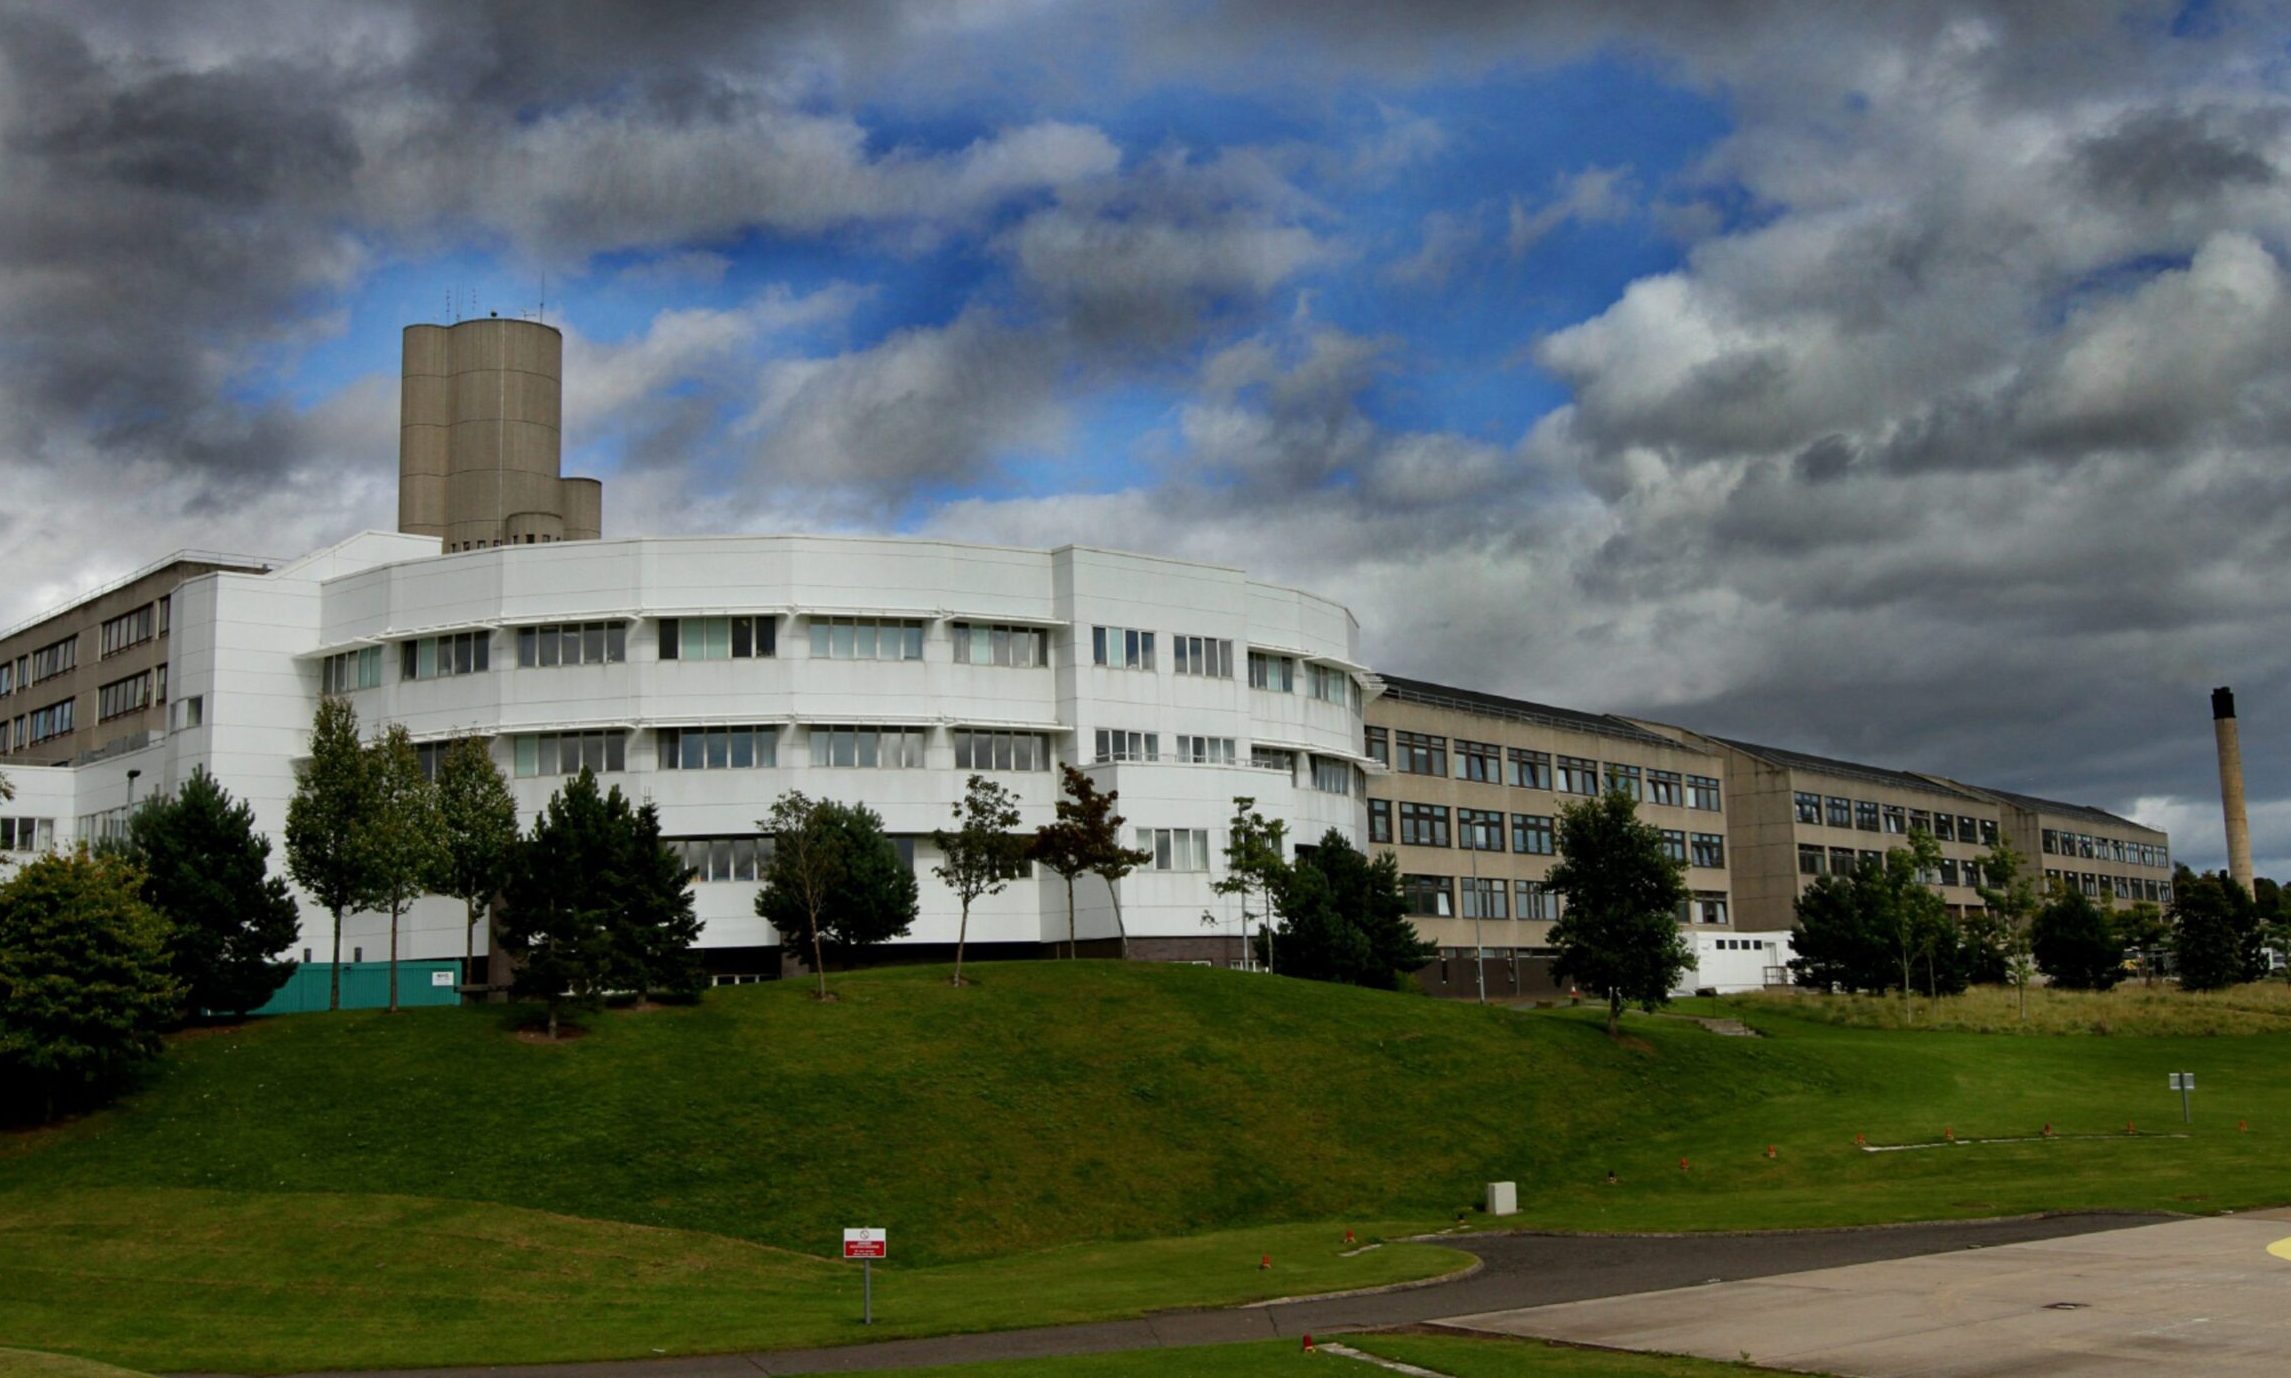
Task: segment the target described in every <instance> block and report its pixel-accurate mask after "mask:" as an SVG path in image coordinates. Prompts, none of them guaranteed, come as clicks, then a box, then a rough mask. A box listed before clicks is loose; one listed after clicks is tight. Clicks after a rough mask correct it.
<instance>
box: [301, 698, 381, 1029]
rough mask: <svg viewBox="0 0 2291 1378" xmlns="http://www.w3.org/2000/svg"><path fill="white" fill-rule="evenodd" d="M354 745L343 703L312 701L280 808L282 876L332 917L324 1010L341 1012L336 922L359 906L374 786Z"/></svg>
mask: <svg viewBox="0 0 2291 1378" xmlns="http://www.w3.org/2000/svg"><path fill="white" fill-rule="evenodd" d="M367 767H368V760H367V756H366V753H365V751H364V749H363V748H361V747H360V746H359V745H358V710H357V709H355V708H352V707H351V706H350V701H349V700H348V699H343V698H324V699H320V700H319V701H318V716H317V718H316V719H315V720H314V721H313V722H312V723H311V727H310V760H309V762H308V763H307V764H305V765H304V766H302V768H301V769H300V770H299V771H297V772H296V780H295V788H294V797H293V798H292V799H290V800H288V801H287V806H286V872H287V874H288V875H290V876H292V877H294V883H295V884H297V885H299V886H301V887H302V888H303V889H304V890H307V891H309V892H310V897H311V898H312V899H314V900H316V901H317V902H318V905H319V907H320V908H322V909H324V910H325V911H326V912H327V913H329V914H331V915H333V916H334V948H333V953H332V963H333V977H332V979H331V980H330V981H329V982H328V985H327V994H326V1008H328V1009H330V1010H338V1009H341V1008H342V915H343V913H344V912H345V911H348V910H352V909H356V908H358V907H359V906H360V905H361V904H363V903H364V902H365V898H366V896H367V894H368V893H369V892H370V891H371V889H372V886H371V884H370V882H369V881H368V878H367V877H368V853H367V849H366V847H365V844H364V840H363V838H362V836H361V834H362V833H363V831H364V828H365V824H366V818H367V815H368V813H369V812H370V811H371V809H372V799H373V782H372V776H371V772H370V771H369V770H368V768H367Z"/></svg>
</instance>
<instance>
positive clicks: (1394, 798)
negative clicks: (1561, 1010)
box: [1366, 675, 1755, 999]
mask: <svg viewBox="0 0 2291 1378" xmlns="http://www.w3.org/2000/svg"><path fill="white" fill-rule="evenodd" d="M1382 682H1383V691H1382V692H1381V693H1380V694H1378V695H1377V696H1376V697H1375V698H1374V699H1372V700H1371V701H1370V702H1369V705H1368V710H1367V714H1366V724H1367V728H1366V730H1367V751H1368V755H1369V757H1370V758H1371V759H1372V760H1374V761H1376V762H1378V763H1380V766H1381V767H1382V769H1381V771H1379V772H1376V773H1372V774H1371V776H1370V778H1369V780H1368V791H1367V793H1368V798H1367V805H1368V838H1369V848H1370V850H1371V851H1372V852H1378V851H1390V852H1393V853H1394V854H1396V855H1397V857H1398V858H1399V863H1400V873H1401V877H1402V882H1401V883H1402V886H1403V888H1404V889H1405V891H1406V892H1407V895H1408V902H1409V909H1410V913H1411V915H1412V916H1413V917H1414V919H1415V922H1416V927H1417V931H1418V932H1420V933H1421V934H1423V936H1424V938H1425V940H1426V941H1428V942H1434V943H1437V944H1439V946H1440V949H1441V960H1440V961H1438V962H1436V963H1435V964H1434V965H1433V966H1432V967H1430V968H1428V969H1427V970H1426V971H1425V972H1423V973H1422V974H1421V976H1420V978H1419V979H1420V980H1421V981H1422V983H1423V984H1424V986H1425V988H1426V989H1427V990H1430V991H1431V992H1433V993H1434V994H1442V995H1466V996H1468V995H1473V994H1476V993H1478V990H1479V986H1480V982H1481V980H1482V974H1483V968H1484V979H1485V981H1486V988H1487V995H1488V997H1489V998H1490V999H1496V998H1504V997H1510V996H1516V995H1531V996H1533V995H1546V996H1548V995H1550V994H1553V993H1555V987H1554V984H1553V982H1552V979H1551V975H1550V962H1551V952H1550V931H1551V922H1552V920H1554V919H1556V918H1557V917H1558V916H1559V912H1560V911H1559V899H1558V897H1557V896H1554V895H1551V894H1549V893H1547V892H1546V891H1545V890H1544V888H1543V886H1544V881H1545V879H1546V877H1547V876H1548V875H1549V874H1550V871H1551V867H1552V865H1553V863H1554V862H1556V861H1557V859H1558V856H1557V851H1558V848H1557V838H1556V827H1557V818H1558V814H1559V810H1560V808H1561V807H1563V806H1564V805H1566V804H1569V803H1573V802H1577V801H1580V800H1583V799H1588V798H1594V797H1596V796H1598V795H1599V794H1600V793H1602V792H1603V791H1605V790H1607V789H1609V788H1619V789H1622V790H1623V791H1625V792H1626V793H1628V794H1630V795H1632V796H1633V797H1634V798H1636V799H1637V800H1638V801H1639V813H1640V817H1641V818H1643V819H1645V820H1646V821H1647V822H1648V823H1650V824H1652V825H1654V826H1655V827H1657V828H1659V829H1661V830H1662V832H1663V835H1664V840H1665V842H1666V844H1667V846H1668V847H1669V848H1670V849H1671V851H1672V854H1673V855H1674V856H1676V857H1677V858H1678V859H1680V860H1681V861H1684V862H1686V863H1687V864H1688V871H1687V884H1688V887H1689V888H1690V889H1691V890H1692V891H1693V893H1694V898H1693V900H1692V902H1691V903H1690V905H1689V906H1688V911H1687V913H1686V914H1684V915H1682V916H1681V919H1682V921H1683V922H1685V923H1687V924H1688V925H1689V926H1690V927H1691V928H1694V929H1696V930H1715V931H1718V932H1722V933H1731V932H1733V931H1734V930H1733V926H1732V921H1731V920H1732V915H1731V895H1730V883H1729V876H1730V874H1731V869H1730V863H1731V858H1730V856H1729V847H1730V844H1729V842H1728V840H1727V818H1728V811H1729V809H1730V808H1731V800H1730V799H1728V798H1727V797H1726V792H1725V786H1724V763H1723V759H1722V757H1721V756H1720V755H1719V754H1718V753H1717V752H1715V751H1713V750H1711V749H1709V748H1707V747H1703V746H1700V745H1696V744H1693V743H1689V742H1685V741H1681V740H1678V739H1676V738H1673V737H1669V736H1665V735H1663V734H1660V733H1657V732H1653V731H1649V730H1648V729H1647V728H1645V727H1643V726H1640V725H1639V724H1637V723H1633V722H1629V721H1626V720H1625V719H1622V718H1618V717H1613V716H1610V715H1607V714H1602V713H1583V712H1578V711H1576V710H1574V709H1569V708H1555V707H1552V706H1550V705H1548V704H1540V703H1530V702H1527V701H1525V700H1521V699H1510V698H1503V697H1501V696H1498V695H1495V694H1485V693H1480V692H1478V691H1475V690H1470V689H1457V688H1451V687H1449V686H1446V685H1439V684H1429V683H1426V682H1424V681H1422V680H1412V679H1402V678H1399V677H1398V676H1390V675H1388V676H1385V677H1383V681H1382ZM1729 941H1731V940H1729ZM1746 955H1751V956H1752V957H1753V960H1755V955H1754V954H1746Z"/></svg>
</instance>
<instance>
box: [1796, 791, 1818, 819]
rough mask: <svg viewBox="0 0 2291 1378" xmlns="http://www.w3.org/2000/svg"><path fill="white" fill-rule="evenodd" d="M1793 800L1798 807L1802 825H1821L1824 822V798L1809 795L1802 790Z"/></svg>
mask: <svg viewBox="0 0 2291 1378" xmlns="http://www.w3.org/2000/svg"><path fill="white" fill-rule="evenodd" d="M1791 799H1792V800H1793V801H1794V803H1795V804H1796V806H1797V810H1798V821H1799V822H1800V823H1819V822H1821V821H1822V796H1820V795H1818V794H1807V793H1806V792H1805V791H1803V790H1800V791H1799V792H1798V793H1796V794H1794V795H1792V796H1791Z"/></svg>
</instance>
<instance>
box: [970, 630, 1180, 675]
mask: <svg viewBox="0 0 2291 1378" xmlns="http://www.w3.org/2000/svg"><path fill="white" fill-rule="evenodd" d="M954 631H955V664H957V665H1007V666H1010V667H1011V668H1013V669H1019V670H1026V669H1033V668H1035V667H1038V666H1043V665H1048V664H1049V663H1050V633H1049V632H1047V631H1045V630H1043V629H1042V628H1040V627H1004V626H973V625H972V624H971V623H968V622H957V623H955V627H954ZM1180 640H1182V638H1180Z"/></svg>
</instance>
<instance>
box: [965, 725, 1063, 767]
mask: <svg viewBox="0 0 2291 1378" xmlns="http://www.w3.org/2000/svg"><path fill="white" fill-rule="evenodd" d="M954 737H955V769H957V770H1048V769H1050V739H1049V738H1048V737H1046V736H1044V735H1043V734H1041V733H1039V732H974V731H972V730H970V729H968V728H961V727H958V728H956V729H955V732H954Z"/></svg>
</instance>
